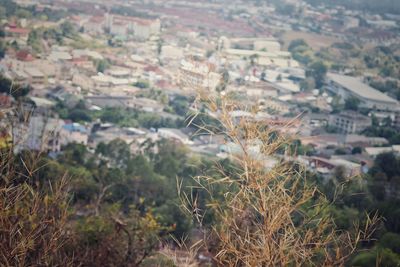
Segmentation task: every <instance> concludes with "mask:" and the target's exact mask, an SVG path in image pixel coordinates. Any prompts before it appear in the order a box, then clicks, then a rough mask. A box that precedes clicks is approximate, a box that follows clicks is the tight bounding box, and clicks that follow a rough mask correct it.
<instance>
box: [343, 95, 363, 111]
mask: <svg viewBox="0 0 400 267" xmlns="http://www.w3.org/2000/svg"><path fill="white" fill-rule="evenodd" d="M360 103H361V101H360V100H359V99H358V98H356V97H349V98H347V99H346V101H345V103H344V108H345V109H346V110H354V111H358V108H359V106H360Z"/></svg>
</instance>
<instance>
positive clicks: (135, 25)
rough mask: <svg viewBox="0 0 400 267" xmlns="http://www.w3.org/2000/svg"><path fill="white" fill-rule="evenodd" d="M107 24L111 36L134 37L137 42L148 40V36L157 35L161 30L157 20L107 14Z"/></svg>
mask: <svg viewBox="0 0 400 267" xmlns="http://www.w3.org/2000/svg"><path fill="white" fill-rule="evenodd" d="M107 24H108V25H107V26H108V27H109V29H110V33H111V34H112V35H115V36H121V37H125V38H126V37H134V38H136V39H139V40H148V39H149V38H150V36H152V35H155V34H158V33H159V32H160V29H161V23H160V20H159V19H155V20H150V19H142V18H136V17H129V16H119V15H110V14H107Z"/></svg>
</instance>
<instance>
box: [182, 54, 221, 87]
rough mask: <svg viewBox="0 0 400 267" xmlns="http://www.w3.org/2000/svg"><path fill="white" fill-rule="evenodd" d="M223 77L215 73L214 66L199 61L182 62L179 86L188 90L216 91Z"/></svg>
mask: <svg viewBox="0 0 400 267" xmlns="http://www.w3.org/2000/svg"><path fill="white" fill-rule="evenodd" d="M221 79H222V77H221V75H220V74H219V73H216V72H214V71H213V66H212V65H210V64H206V63H203V62H197V61H186V60H182V61H181V66H180V68H179V76H178V80H179V84H180V85H181V86H182V87H184V88H187V89H191V90H196V89H208V90H215V89H216V88H217V86H218V85H219V83H220V81H221Z"/></svg>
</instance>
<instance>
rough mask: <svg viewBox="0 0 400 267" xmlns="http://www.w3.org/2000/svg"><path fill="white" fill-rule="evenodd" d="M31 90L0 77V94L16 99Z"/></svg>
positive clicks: (26, 86)
mask: <svg viewBox="0 0 400 267" xmlns="http://www.w3.org/2000/svg"><path fill="white" fill-rule="evenodd" d="M31 90H32V87H31V86H29V85H22V84H17V83H13V82H12V81H11V80H10V79H8V78H6V77H4V76H3V75H0V93H5V94H8V95H11V96H12V97H14V98H16V99H18V98H21V97H24V96H26V95H27V94H28V93H29V92H30V91H31Z"/></svg>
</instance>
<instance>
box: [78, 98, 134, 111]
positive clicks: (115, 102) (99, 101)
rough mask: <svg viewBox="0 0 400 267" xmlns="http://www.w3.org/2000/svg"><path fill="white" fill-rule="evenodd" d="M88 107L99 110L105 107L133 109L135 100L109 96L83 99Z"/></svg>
mask: <svg viewBox="0 0 400 267" xmlns="http://www.w3.org/2000/svg"><path fill="white" fill-rule="evenodd" d="M85 100H86V102H87V103H88V104H89V106H92V105H94V106H97V107H100V108H105V107H121V108H128V107H134V106H135V104H134V100H135V98H134V97H132V96H110V95H97V96H87V97H85Z"/></svg>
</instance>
